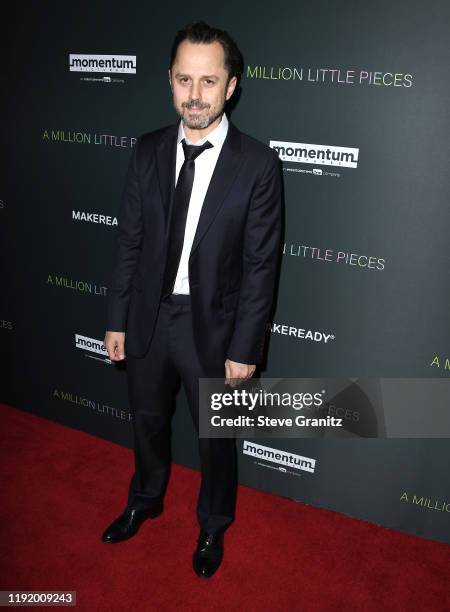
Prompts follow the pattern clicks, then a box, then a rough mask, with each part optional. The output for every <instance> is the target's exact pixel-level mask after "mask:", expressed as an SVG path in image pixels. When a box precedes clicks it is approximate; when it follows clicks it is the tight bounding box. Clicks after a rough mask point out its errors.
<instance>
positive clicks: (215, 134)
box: [177, 113, 228, 148]
mask: <svg viewBox="0 0 450 612" xmlns="http://www.w3.org/2000/svg"><path fill="white" fill-rule="evenodd" d="M227 132H228V118H227V116H226V114H225V113H223V114H222V119H221V121H220V123H219V125H218V126H217V127H215V128H214V129H213V131H212V132H210V133H209V134H207V135H206V136H204V137H203V138H200V140H197V142H196V143H195V146H197V145H199V146H200V145H202V144H204V143H205V142H206V141H207V140H209V142H210V143H211V144H212V145H213V146H214V147H219V148H220V147H221V146H222V144H223V141H224V140H225V137H226V135H227ZM183 138H185V139H186V143H187V144H191V142H190V141H189V140H188V138H187V136H186V135H185V133H184V128H183V121H181V120H180V124H179V126H178V137H177V144H180V142H181V141H182V140H183Z"/></svg>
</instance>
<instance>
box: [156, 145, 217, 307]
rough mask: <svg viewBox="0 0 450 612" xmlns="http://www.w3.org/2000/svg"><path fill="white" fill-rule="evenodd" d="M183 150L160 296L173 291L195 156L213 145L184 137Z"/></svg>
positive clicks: (192, 181)
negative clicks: (194, 142) (198, 143)
mask: <svg viewBox="0 0 450 612" xmlns="http://www.w3.org/2000/svg"><path fill="white" fill-rule="evenodd" d="M181 144H182V145H183V150H184V162H183V165H182V166H181V169H180V173H179V175H178V180H177V185H176V188H175V194H174V198H173V208H172V216H171V220H170V230H169V240H168V247H167V248H168V253H167V260H166V268H165V271H164V281H163V291H162V296H163V297H166V296H167V295H170V294H171V293H172V292H173V286H174V284H175V279H176V276H177V272H178V266H179V263H180V259H181V252H182V250H183V242H184V232H185V229H186V219H187V214H188V210H189V201H190V199H191V192H192V185H193V184H194V175H195V158H196V157H198V156H199V155H200V153H203V151H205V149H209V148H210V147H212V146H213V145H212V144H211V143H210V142H209V141H208V140H207V141H206V142H205V143H204V144H203V145H201V146H199V145H188V144H186V142H185V140H184V138H183V140H182V141H181Z"/></svg>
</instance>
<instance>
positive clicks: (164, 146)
mask: <svg viewBox="0 0 450 612" xmlns="http://www.w3.org/2000/svg"><path fill="white" fill-rule="evenodd" d="M177 134H178V123H177V124H176V125H172V126H170V127H169V128H168V129H167V131H165V132H164V134H163V136H162V137H161V139H160V141H159V143H158V145H157V147H156V166H157V173H158V180H159V187H160V190H161V198H162V201H163V203H164V212H165V220H166V228H165V229H166V237H167V230H168V219H169V215H170V212H171V209H172V205H173V194H174V191H175V167H176V154H177V146H176V145H177ZM241 163H242V154H241V138H240V131H239V130H238V129H237V127H236V126H235V125H234V124H233V123H232V122H231V121H230V120H228V132H227V135H226V138H225V140H224V143H223V145H222V149H221V151H220V154H219V157H218V159H217V162H216V165H215V168H214V172H213V174H212V176H211V180H210V183H209V187H208V190H207V192H206V195H205V199H204V201H203V206H202V210H201V213H200V217H199V220H198V225H197V230H196V232H195V236H194V242H193V244H192V249H191V255H192V253H193V252H194V251H195V249H196V248H197V246H198V244H199V242H200V240H201V239H202V238H203V236H204V235H205V233H206V231H207V230H208V228H209V226H210V225H211V223H212V222H213V220H214V217H215V216H216V214H217V213H218V212H219V209H220V207H221V206H222V203H223V201H224V199H225V197H226V195H227V194H228V191H229V190H230V188H231V186H232V184H233V182H234V179H235V177H236V175H237V171H238V169H239V167H240V165H241Z"/></svg>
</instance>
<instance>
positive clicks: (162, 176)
mask: <svg viewBox="0 0 450 612" xmlns="http://www.w3.org/2000/svg"><path fill="white" fill-rule="evenodd" d="M177 134H178V123H177V124H175V125H171V126H169V128H168V129H167V130H166V131H165V132H164V133H163V135H162V136H161V138H160V140H159V142H158V143H157V145H156V170H157V174H158V182H159V190H160V192H161V199H162V202H163V205H164V219H165V223H166V225H165V231H166V235H167V229H168V219H169V213H170V210H171V206H172V201H173V192H174V190H175V165H176V156H177Z"/></svg>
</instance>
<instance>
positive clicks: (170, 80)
mask: <svg viewBox="0 0 450 612" xmlns="http://www.w3.org/2000/svg"><path fill="white" fill-rule="evenodd" d="M168 73H169V85H170V87H171V88H172V75H171V70H170V68H169V70H168Z"/></svg>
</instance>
